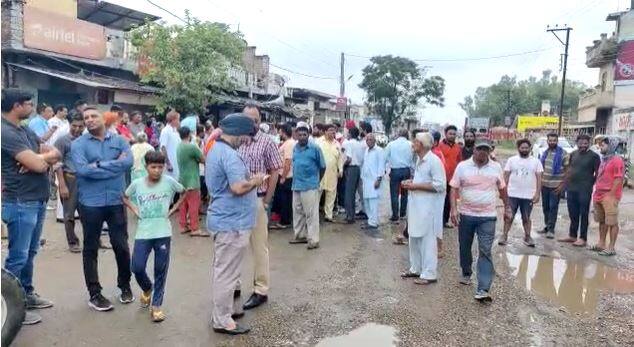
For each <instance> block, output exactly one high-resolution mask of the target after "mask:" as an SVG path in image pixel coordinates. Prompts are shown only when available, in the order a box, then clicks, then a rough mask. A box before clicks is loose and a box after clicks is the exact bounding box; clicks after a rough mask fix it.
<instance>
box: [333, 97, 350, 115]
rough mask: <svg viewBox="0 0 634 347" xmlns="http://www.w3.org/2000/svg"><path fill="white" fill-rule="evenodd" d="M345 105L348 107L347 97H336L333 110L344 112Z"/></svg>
mask: <svg viewBox="0 0 634 347" xmlns="http://www.w3.org/2000/svg"><path fill="white" fill-rule="evenodd" d="M347 107H348V98H346V97H338V98H337V104H336V106H335V111H341V112H345V111H346V109H347Z"/></svg>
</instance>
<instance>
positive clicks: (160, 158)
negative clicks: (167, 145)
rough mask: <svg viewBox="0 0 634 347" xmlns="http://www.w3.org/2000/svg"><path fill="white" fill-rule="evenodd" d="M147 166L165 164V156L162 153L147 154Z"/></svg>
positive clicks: (151, 152)
mask: <svg viewBox="0 0 634 347" xmlns="http://www.w3.org/2000/svg"><path fill="white" fill-rule="evenodd" d="M144 159H145V165H146V166H147V165H150V164H165V154H163V152H161V151H148V152H147V153H145V157H144Z"/></svg>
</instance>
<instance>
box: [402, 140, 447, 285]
mask: <svg viewBox="0 0 634 347" xmlns="http://www.w3.org/2000/svg"><path fill="white" fill-rule="evenodd" d="M412 183H414V184H421V183H422V184H428V183H431V185H432V187H434V189H435V190H436V191H435V192H433V193H432V192H428V191H422V190H410V191H409V195H408V199H407V231H408V233H409V261H410V270H409V271H410V272H411V273H416V274H420V278H422V279H427V280H435V279H437V277H438V274H437V269H436V268H437V266H438V249H437V244H436V237H438V235H439V234H440V233H442V217H443V216H442V213H443V212H442V211H443V210H442V209H443V207H444V199H445V190H446V187H447V179H446V176H445V170H444V168H443V165H442V162H441V161H440V159H439V158H438V157H437V156H436V155H435V154H434V153H432V152H431V151H429V152H427V154H425V156H424V157H423V158H418V160H417V162H416V167H415V170H414V178H413V179H412Z"/></svg>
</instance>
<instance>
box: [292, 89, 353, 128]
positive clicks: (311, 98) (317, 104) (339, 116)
mask: <svg viewBox="0 0 634 347" xmlns="http://www.w3.org/2000/svg"><path fill="white" fill-rule="evenodd" d="M286 95H287V97H286V98H285V101H286V105H287V106H288V107H291V108H292V109H293V110H294V113H295V115H296V116H297V117H298V118H301V119H304V120H306V121H308V122H309V124H319V123H322V124H326V123H332V122H333V121H336V122H339V123H340V124H343V121H344V120H345V112H341V111H336V104H337V102H336V99H337V97H336V96H335V95H332V94H328V93H323V92H320V91H317V90H312V89H307V88H294V87H289V88H287V94H286Z"/></svg>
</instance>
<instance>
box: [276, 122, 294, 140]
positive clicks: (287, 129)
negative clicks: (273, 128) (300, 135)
mask: <svg viewBox="0 0 634 347" xmlns="http://www.w3.org/2000/svg"><path fill="white" fill-rule="evenodd" d="M279 129H280V131H281V132H283V133H284V135H286V136H288V137H291V136H293V128H292V127H291V125H290V124H288V123H284V124H280V127H279Z"/></svg>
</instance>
